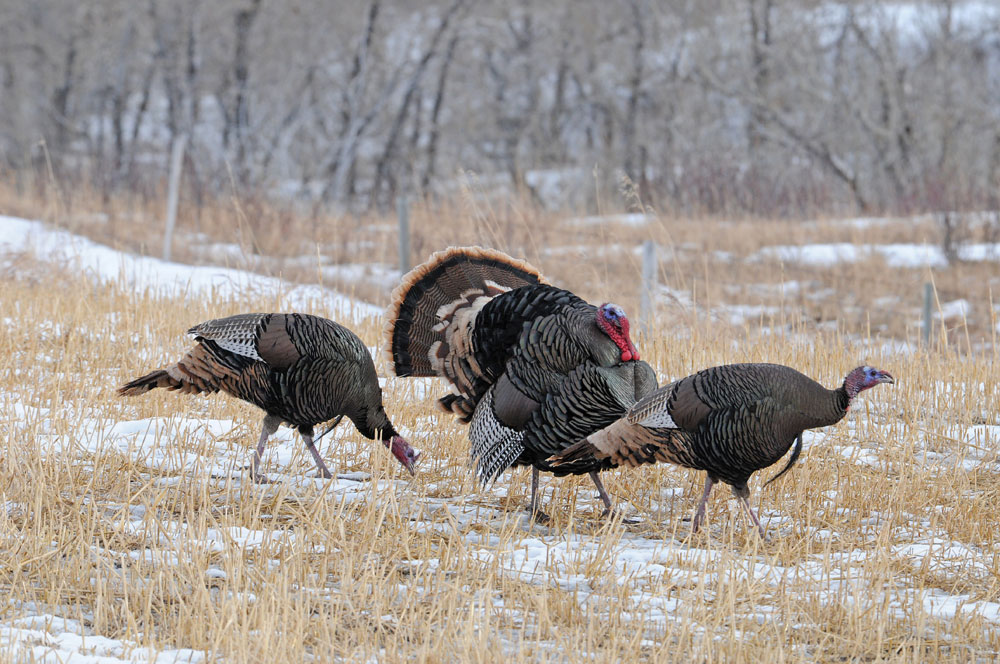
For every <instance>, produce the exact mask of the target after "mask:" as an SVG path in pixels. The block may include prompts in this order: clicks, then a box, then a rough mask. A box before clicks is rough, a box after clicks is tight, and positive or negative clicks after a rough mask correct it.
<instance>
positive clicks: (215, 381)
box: [118, 314, 420, 482]
mask: <svg viewBox="0 0 1000 664" xmlns="http://www.w3.org/2000/svg"><path fill="white" fill-rule="evenodd" d="M188 334H190V335H192V336H193V337H194V339H195V341H196V342H197V343H196V345H195V346H194V348H192V349H191V350H189V351H188V352H187V354H186V355H184V357H182V358H181V359H180V360H178V361H177V362H176V363H174V364H171V365H170V366H168V367H166V368H164V369H157V370H156V371H153V372H151V373H148V374H146V375H145V376H141V377H140V378H136V379H135V380H133V381H130V382H129V383H126V384H125V385H123V386H122V387H121V388H119V390H118V393H119V394H121V395H123V396H133V395H137V394H144V393H146V392H148V391H149V390H152V389H155V388H157V387H164V388H166V389H168V390H179V391H181V392H184V393H187V394H193V393H199V392H208V393H211V392H220V391H221V392H225V393H226V394H229V395H231V396H234V397H236V398H237V399H242V400H243V401H247V402H249V403H252V404H253V405H255V406H257V407H258V408H260V409H262V410H263V411H264V412H265V413H266V415H265V417H264V422H263V426H262V429H261V433H260V440H259V442H258V443H257V450H256V452H255V453H254V456H253V462H252V463H251V465H250V476H251V477H252V478H253V479H254V480H256V481H260V482H266V481H267V480H266V478H264V477H263V476H262V475H260V474H259V473H258V466H259V465H260V458H261V455H262V454H263V453H264V444H265V443H266V442H267V439H268V437H269V436H270V435H271V434H272V433H274V432H275V431H276V430H277V429H278V426H279V425H280V424H281V423H282V422H287V423H288V424H289V425H290V426H292V427H295V428H296V429H298V431H299V433H300V434H301V435H302V439H303V440H304V441H305V443H306V447H307V448H308V450H309V452H310V454H312V457H313V460H314V461H315V462H316V467H317V468H318V469H319V472H320V475H321V476H322V477H331V474H330V471H329V469H327V467H326V464H325V463H324V462H323V457H321V456H320V455H319V452H317V451H316V447H315V445H314V443H313V427H314V426H316V425H317V424H319V423H320V422H326V421H327V420H331V419H332V420H334V424H333V426H336V424H337V423H338V422H340V420H341V418H343V417H344V416H347V417H348V418H349V419H350V420H351V421H352V422H354V426H356V427H357V429H358V432H360V433H361V435H362V436H365V437H366V438H371V439H376V438H377V439H379V440H381V441H382V443H383V444H384V445H385V446H386V447H387V448H389V451H390V452H391V453H392V455H393V456H394V457H396V460H397V461H399V463H400V464H402V465H403V467H404V468H406V469H407V470H408V471H410V473H411V474H412V473H413V472H414V471H413V469H414V466H415V464H416V462H417V460H418V458H419V456H420V455H419V454H418V453H417V452H415V451H414V449H413V448H412V447H410V444H409V443H408V442H407V441H406V440H405V439H404V438H403V437H402V436H400V435H399V433H398V432H397V431H396V429H395V428H394V427H393V426H392V422H390V421H389V416H388V415H386V412H385V408H383V407H382V389H381V388H380V387H379V384H378V376H377V375H376V373H375V364H374V362H372V356H371V354H370V353H369V352H368V347H367V346H365V344H364V342H362V341H361V339H359V338H358V336H357V335H356V334H354V333H353V332H351V331H350V330H349V329H347V328H346V327H344V326H343V325H340V324H338V323H335V322H333V321H331V320H327V319H325V318H319V317H317V316H310V315H308V314H240V315H237V316H230V317H228V318H220V319H217V320H210V321H207V322H204V323H201V324H200V325H196V326H194V327H192V328H191V329H190V330H188ZM331 428H332V427H331ZM328 431H329V429H328Z"/></svg>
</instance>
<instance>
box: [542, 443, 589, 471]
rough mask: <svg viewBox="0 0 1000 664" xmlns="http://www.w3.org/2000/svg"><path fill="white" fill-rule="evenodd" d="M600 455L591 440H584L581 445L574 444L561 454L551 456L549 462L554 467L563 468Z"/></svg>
mask: <svg viewBox="0 0 1000 664" xmlns="http://www.w3.org/2000/svg"><path fill="white" fill-rule="evenodd" d="M597 455H598V451H597V448H596V447H594V445H592V444H591V442H590V441H589V440H587V439H586V438H584V439H583V440H581V441H580V442H579V443H574V444H572V445H570V446H569V447H567V448H566V449H565V450H563V451H562V452H560V453H559V454H554V455H552V456H550V457H549V458H548V459H547V461H548V462H549V463H550V464H551V465H553V466H561V465H563V464H566V463H571V462H573V461H581V460H583V459H592V458H594V457H595V456H597Z"/></svg>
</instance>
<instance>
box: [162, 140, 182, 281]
mask: <svg viewBox="0 0 1000 664" xmlns="http://www.w3.org/2000/svg"><path fill="white" fill-rule="evenodd" d="M186 143H187V134H180V135H178V136H177V137H175V138H174V146H173V149H171V151H170V184H169V185H168V189H167V227H166V229H165V230H164V231H163V260H165V261H168V260H170V248H171V245H172V244H173V241H174V225H175V224H176V223H177V198H178V197H179V196H180V191H181V166H182V165H183V163H184V145H185V144H186Z"/></svg>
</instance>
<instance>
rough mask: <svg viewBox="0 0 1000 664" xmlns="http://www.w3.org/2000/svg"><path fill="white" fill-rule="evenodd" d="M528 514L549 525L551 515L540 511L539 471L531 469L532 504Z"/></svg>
mask: <svg viewBox="0 0 1000 664" xmlns="http://www.w3.org/2000/svg"><path fill="white" fill-rule="evenodd" d="M528 514H529V515H530V516H531V518H532V519H534V520H535V521H537V522H538V523H548V521H549V515H548V514H546V513H545V512H542V511H541V510H539V509H538V469H537V468H535V467H534V466H532V467H531V502H530V503H529V504H528Z"/></svg>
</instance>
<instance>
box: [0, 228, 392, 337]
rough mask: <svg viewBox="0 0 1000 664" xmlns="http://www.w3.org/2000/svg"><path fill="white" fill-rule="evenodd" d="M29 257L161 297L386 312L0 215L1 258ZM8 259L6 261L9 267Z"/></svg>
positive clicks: (354, 314) (344, 315)
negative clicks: (276, 301) (264, 300)
mask: <svg viewBox="0 0 1000 664" xmlns="http://www.w3.org/2000/svg"><path fill="white" fill-rule="evenodd" d="M20 253H29V254H31V255H33V256H34V257H35V258H37V259H39V260H42V261H46V262H51V263H53V264H56V265H60V266H62V267H63V268H68V269H72V270H77V271H79V272H80V273H82V274H84V275H86V276H88V277H90V278H91V279H93V280H94V281H95V282H96V283H116V284H121V285H123V286H125V287H126V288H129V289H133V290H135V291H148V292H151V293H154V294H156V295H158V296H161V297H185V298H192V299H194V298H201V297H208V296H215V297H218V298H221V299H235V298H238V297H246V296H247V295H250V296H260V297H280V298H281V300H282V301H283V302H284V303H285V305H286V306H287V307H289V308H292V309H295V308H302V309H306V310H309V309H316V308H317V305H321V308H322V309H324V310H330V311H332V312H334V315H335V316H336V317H337V318H338V320H339V319H344V320H358V319H360V318H365V317H368V316H381V315H382V310H381V309H380V308H378V307H375V306H373V305H370V304H367V303H364V302H358V301H357V300H354V299H352V298H349V297H347V296H345V295H343V294H341V293H337V292H335V291H331V290H329V289H325V288H320V287H317V286H308V285H299V284H290V283H288V282H286V281H282V280H281V279H277V278H275V277H266V276H262V275H260V274H255V273H253V272H247V271H245V270H234V269H231V268H224V267H212V266H196V265H183V264H180V263H172V262H169V261H163V260H159V259H156V258H149V257H144V256H133V255H130V254H125V253H122V252H120V251H116V250H114V249H112V248H110V247H107V246H104V245H101V244H98V243H96V242H93V241H91V240H89V239H87V238H85V237H81V236H79V235H74V234H72V233H69V232H67V231H63V230H58V229H53V228H49V227H47V226H46V225H44V224H42V223H41V222H37V221H28V220H25V219H16V218H13V217H4V216H0V255H3V254H6V255H7V256H8V257H9V256H12V255H16V254H20ZM9 260H10V259H9V258H8V259H7V262H8V263H9Z"/></svg>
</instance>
